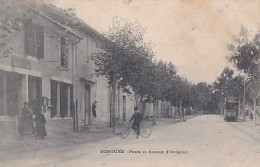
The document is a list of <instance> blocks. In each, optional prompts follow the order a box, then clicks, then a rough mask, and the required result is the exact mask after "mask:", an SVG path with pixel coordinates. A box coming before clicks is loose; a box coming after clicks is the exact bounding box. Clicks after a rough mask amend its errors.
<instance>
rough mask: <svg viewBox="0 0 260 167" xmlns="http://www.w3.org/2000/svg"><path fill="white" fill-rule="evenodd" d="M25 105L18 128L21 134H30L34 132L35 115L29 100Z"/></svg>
mask: <svg viewBox="0 0 260 167" xmlns="http://www.w3.org/2000/svg"><path fill="white" fill-rule="evenodd" d="M23 105H24V106H23V108H22V111H21V115H20V118H19V125H18V130H19V133H20V134H21V135H23V136H28V135H31V134H32V133H33V115H32V110H31V109H30V108H29V106H28V102H24V103H23Z"/></svg>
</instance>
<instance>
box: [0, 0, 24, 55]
mask: <svg viewBox="0 0 260 167" xmlns="http://www.w3.org/2000/svg"><path fill="white" fill-rule="evenodd" d="M19 2H20V1H18V0H8V1H6V0H0V57H6V56H9V55H11V54H12V52H13V49H12V47H10V46H7V43H8V42H9V41H10V40H12V39H14V37H15V32H19V31H21V29H22V27H23V22H24V19H25V16H24V15H22V14H21V13H20V12H19V8H18V3H19Z"/></svg>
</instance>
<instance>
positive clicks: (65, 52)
mask: <svg viewBox="0 0 260 167" xmlns="http://www.w3.org/2000/svg"><path fill="white" fill-rule="evenodd" d="M60 67H61V68H62V69H63V70H68V69H69V45H68V39H67V38H63V37H61V38H60Z"/></svg>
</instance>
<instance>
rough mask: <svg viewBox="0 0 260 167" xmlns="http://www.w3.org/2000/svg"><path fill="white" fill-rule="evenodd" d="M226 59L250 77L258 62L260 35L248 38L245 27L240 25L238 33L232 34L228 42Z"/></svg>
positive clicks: (248, 34) (259, 57)
mask: <svg viewBox="0 0 260 167" xmlns="http://www.w3.org/2000/svg"><path fill="white" fill-rule="evenodd" d="M227 47H228V51H229V52H230V55H228V56H227V58H228V60H229V61H230V62H231V63H232V64H233V65H234V66H235V67H236V68H237V69H238V70H240V71H242V72H244V73H245V74H247V75H248V76H249V77H251V76H252V75H253V73H254V71H255V70H256V69H257V67H258V66H257V64H259V59H260V56H259V53H260V37H259V34H257V35H255V37H254V38H253V39H251V38H250V33H249V31H248V29H247V28H245V27H243V26H242V27H241V29H240V32H239V34H238V35H233V43H231V44H228V45H227Z"/></svg>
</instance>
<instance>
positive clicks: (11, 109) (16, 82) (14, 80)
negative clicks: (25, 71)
mask: <svg viewBox="0 0 260 167" xmlns="http://www.w3.org/2000/svg"><path fill="white" fill-rule="evenodd" d="M20 87H21V75H19V74H18V73H14V72H5V71H0V115H17V114H18V111H19V97H20V96H19V95H20V91H21V89H20Z"/></svg>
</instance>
